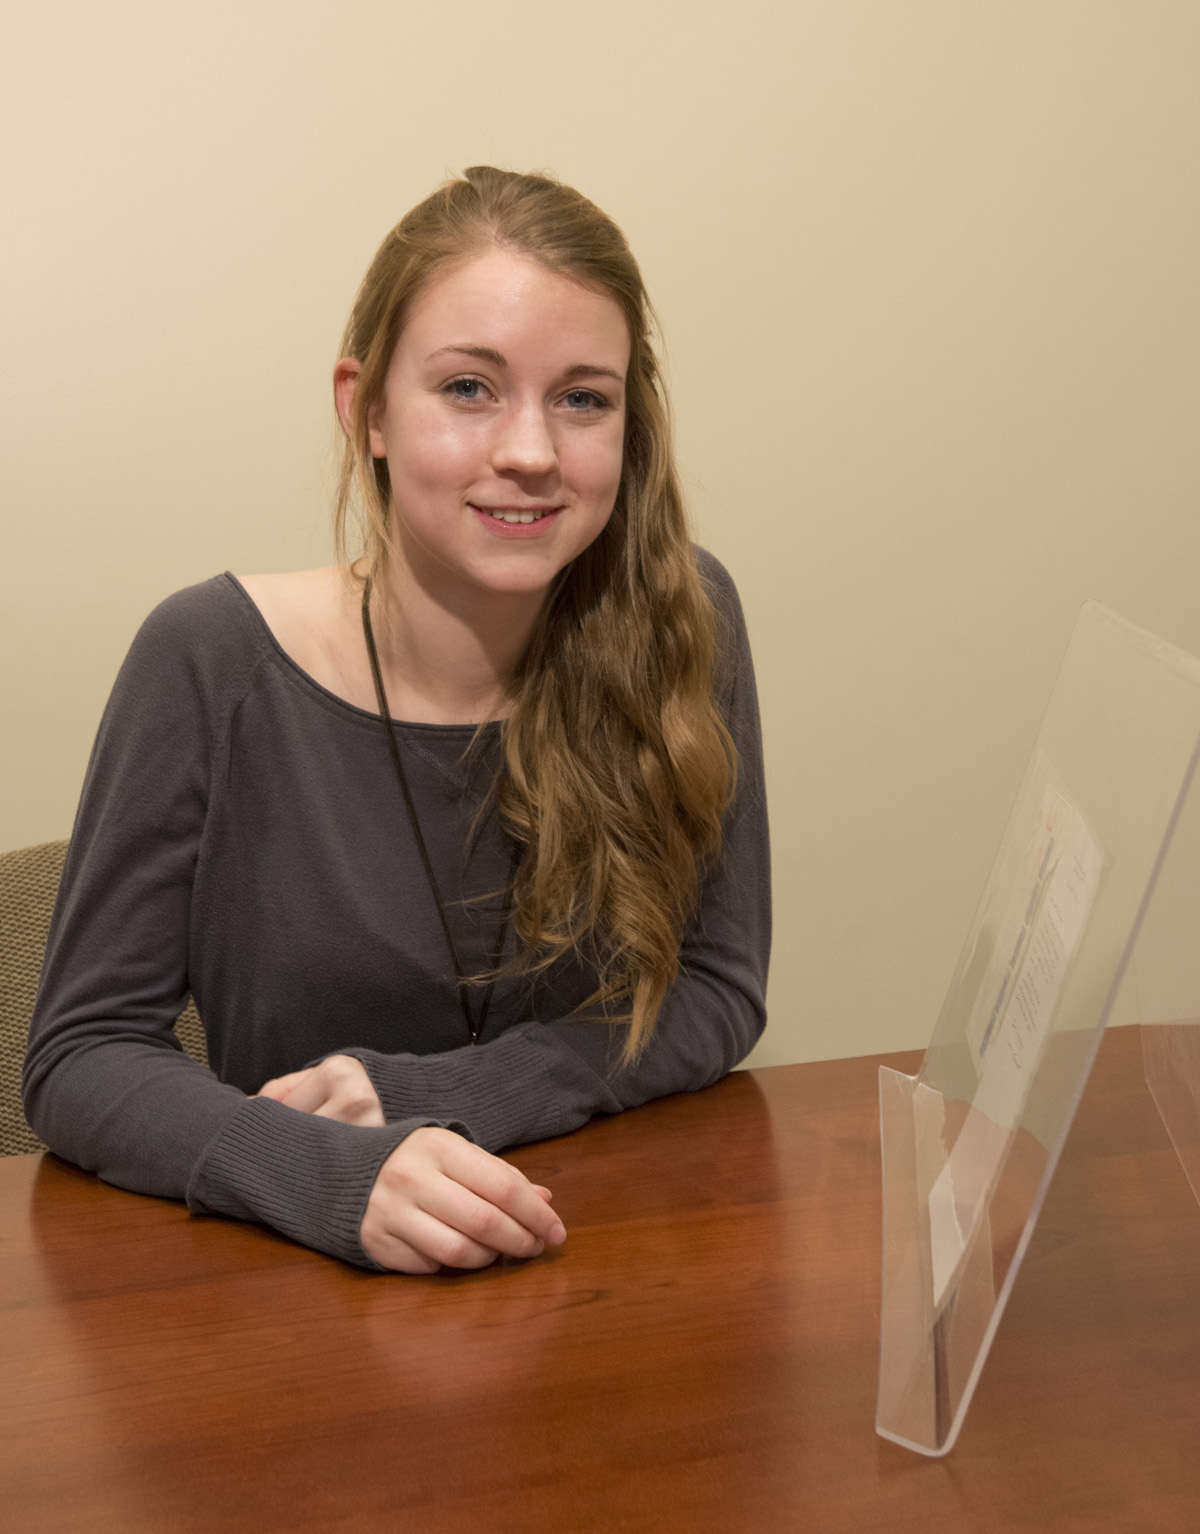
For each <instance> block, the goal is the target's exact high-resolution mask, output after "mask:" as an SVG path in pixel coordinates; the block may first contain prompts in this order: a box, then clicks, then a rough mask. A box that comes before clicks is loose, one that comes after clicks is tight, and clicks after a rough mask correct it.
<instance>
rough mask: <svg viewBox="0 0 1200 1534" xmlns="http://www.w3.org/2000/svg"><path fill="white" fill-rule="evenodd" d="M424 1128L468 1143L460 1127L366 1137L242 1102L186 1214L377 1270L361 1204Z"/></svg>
mask: <svg viewBox="0 0 1200 1534" xmlns="http://www.w3.org/2000/svg"><path fill="white" fill-rule="evenodd" d="M426 1125H432V1126H434V1127H437V1128H442V1129H453V1130H455V1131H457V1132H458V1133H459V1134H461V1135H463V1136H464V1138H466V1139H471V1138H472V1136H471V1134H470V1133H469V1132H468V1130H467V1128H466V1126H465V1125H464V1124H460V1123H454V1122H450V1121H447V1120H446V1119H439V1118H433V1117H429V1116H428V1115H417V1116H408V1117H405V1118H403V1119H398V1120H397V1122H395V1123H388V1124H386V1125H385V1126H384V1127H383V1128H382V1129H365V1128H361V1127H359V1126H358V1125H354V1124H342V1123H339V1122H338V1121H337V1120H336V1119H327V1118H317V1117H316V1116H315V1115H313V1114H311V1113H301V1112H299V1111H298V1110H297V1109H295V1108H288V1107H286V1106H285V1105H284V1104H283V1103H277V1102H274V1101H272V1100H271V1099H270V1098H266V1097H251V1098H247V1099H246V1102H245V1106H244V1107H243V1108H242V1109H241V1111H240V1112H238V1113H237V1114H235V1115H234V1116H233V1118H232V1119H230V1121H229V1122H228V1123H227V1124H226V1125H225V1126H224V1128H223V1129H221V1130H220V1131H219V1132H218V1133H217V1134H216V1135H214V1137H213V1138H212V1140H210V1141H209V1143H208V1145H207V1146H206V1147H205V1150H204V1153H203V1154H202V1155H201V1157H200V1158H199V1160H198V1161H197V1163H196V1167H195V1170H194V1171H193V1173H192V1176H191V1179H190V1181H189V1182H188V1187H187V1195H186V1196H187V1204H188V1208H189V1209H190V1210H191V1211H192V1212H193V1213H194V1214H220V1215H228V1216H230V1217H231V1218H233V1219H235V1220H253V1221H255V1222H257V1223H258V1224H260V1225H269V1226H270V1227H271V1229H272V1230H277V1231H279V1232H280V1234H281V1235H284V1236H290V1237H291V1239H292V1240H293V1241H299V1242H300V1243H301V1244H302V1245H303V1246H309V1247H312V1248H314V1249H315V1250H316V1251H318V1252H327V1253H328V1254H329V1255H330V1256H331V1257H340V1258H341V1259H342V1261H343V1262H350V1263H354V1264H355V1265H356V1266H357V1267H360V1268H370V1269H373V1270H375V1271H377V1272H382V1271H384V1270H383V1269H381V1268H380V1266H379V1264H378V1263H377V1262H375V1261H373V1260H372V1258H370V1257H368V1256H367V1254H366V1252H365V1251H364V1250H363V1247H362V1242H361V1241H360V1240H359V1227H360V1226H361V1224H362V1218H363V1214H364V1213H365V1211H366V1207H367V1199H368V1197H369V1196H370V1193H371V1189H372V1187H374V1185H375V1178H376V1177H377V1176H378V1174H379V1168H380V1167H381V1166H382V1165H383V1163H384V1162H385V1161H386V1160H387V1158H388V1156H390V1155H391V1153H392V1151H394V1150H395V1148H396V1146H397V1145H399V1144H400V1142H401V1141H402V1140H403V1139H405V1138H406V1137H407V1136H408V1135H410V1134H411V1133H412V1131H413V1130H414V1129H420V1128H423V1127H424V1126H426Z"/></svg>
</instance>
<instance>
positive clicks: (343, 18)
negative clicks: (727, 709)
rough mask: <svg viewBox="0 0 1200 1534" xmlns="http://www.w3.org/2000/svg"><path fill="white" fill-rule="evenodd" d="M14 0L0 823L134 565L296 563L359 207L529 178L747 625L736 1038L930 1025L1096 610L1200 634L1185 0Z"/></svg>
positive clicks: (43, 817)
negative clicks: (752, 796)
mask: <svg viewBox="0 0 1200 1534" xmlns="http://www.w3.org/2000/svg"><path fill="white" fill-rule="evenodd" d="M10 9H12V8H10ZM22 9H23V10H24V12H25V13H26V14H25V15H24V16H22V18H21V19H20V20H17V21H8V22H6V23H5V28H4V35H3V37H0V57H2V58H3V64H0V69H2V70H3V71H4V76H5V77H4V78H3V79H0V112H3V114H4V117H5V119H6V121H5V122H4V124H3V142H4V145H5V150H4V159H5V164H4V170H3V177H4V180H3V185H2V187H0V206H3V209H4V213H5V226H6V230H5V234H4V238H3V240H2V241H0V272H2V276H3V283H4V290H5V294H6V297H5V302H4V311H3V312H4V356H5V366H4V369H3V377H2V381H0V388H2V389H3V401H2V406H0V409H2V417H3V421H4V425H5V445H4V477H3V487H4V488H3V518H4V524H3V534H2V539H3V541H2V545H0V602H2V608H0V643H2V645H3V653H4V657H5V661H4V666H3V698H2V702H3V720H4V732H3V739H2V741H0V751H2V756H0V786H2V791H3V800H2V803H0V847H10V846H17V845H21V844H23V843H26V842H31V841H35V840H41V839H44V838H49V837H56V836H62V835H65V834H66V833H67V831H68V830H69V828H70V822H71V816H72V812H73V808H74V801H75V798H76V795H77V793H78V789H79V783H80V778H81V774H82V771H83V767H84V763H85V761H86V756H87V751H88V747H89V744H90V740H91V736H92V733H93V731H94V729H95V726H96V722H97V719H98V716H99V713H100V710H101V708H102V706H103V702H104V698H105V695H106V692H107V689H108V687H109V685H110V683H111V680H112V677H113V674H114V672H115V670H116V667H117V666H118V664H119V662H120V658H121V656H122V654H123V652H124V649H125V647H126V645H127V644H128V641H129V638H130V636H131V634H132V632H133V630H134V629H135V627H136V625H137V624H138V622H139V621H140V619H141V618H142V616H143V615H144V614H145V612H146V611H147V610H148V609H149V608H150V607H151V606H152V605H153V604H154V602H155V601H157V600H158V599H159V598H160V597H161V596H163V595H165V594H166V593H167V592H169V591H171V590H173V589H175V588H176V587H179V586H181V585H184V584H186V583H188V582H191V581H195V580H199V579H202V578H204V577H205V576H207V575H209V574H211V573H213V572H215V571H217V570H220V569H223V568H226V567H229V568H233V569H235V570H243V571H246V570H259V569H270V568H277V569H278V568H291V567H300V566H303V565H305V564H311V563H318V562H323V561H324V560H325V559H326V558H327V553H328V539H327V533H326V524H325V506H326V501H327V487H326V479H327V472H328V444H329V440H330V434H329V427H328V386H327V377H328V369H329V365H330V363H331V361H332V360H333V357H334V354H335V348H336V342H337V337H338V334H339V331H340V327H341V324H342V321H343V319H344V315H345V312H346V309H347V308H348V306H349V302H350V299H351V297H352V293H353V289H354V286H355V284H356V282H357V280H358V278H359V276H360V275H361V272H362V270H363V268H364V266H365V264H366V261H367V260H368V258H369V256H370V254H371V252H372V250H373V249H374V246H375V244H376V243H377V241H378V239H379V238H380V236H381V235H382V234H383V232H384V231H385V230H386V229H387V227H388V226H389V225H390V224H391V223H392V222H393V221H394V220H395V218H396V217H397V216H398V215H399V214H400V212H402V211H403V210H404V209H405V208H406V207H408V206H409V205H410V204H411V203H412V202H413V201H415V200H416V199H417V198H418V197H419V196H421V195H422V194H423V193H425V192H426V191H427V190H428V189H429V188H430V187H431V186H432V185H433V184H434V183H435V182H436V181H437V180H439V179H440V178H441V176H442V175H443V174H444V173H445V172H447V171H449V170H452V169H457V168H461V167H462V166H463V165H467V164H472V163H477V162H480V161H494V162H497V163H499V164H503V165H511V166H514V167H518V168H530V167H546V168H549V169H552V170H554V171H555V172H557V173H558V174H560V175H562V176H564V177H565V178H567V179H568V180H570V181H573V182H576V183H577V184H578V185H579V186H581V187H582V188H583V189H584V190H586V191H587V192H588V193H589V194H590V195H591V196H592V197H594V198H595V199H596V200H597V201H598V202H599V203H600V204H601V205H602V206H603V207H605V208H606V209H608V210H609V211H610V212H611V213H612V214H613V215H614V216H615V217H616V218H617V219H618V221H619V222H620V223H621V224H622V225H623V226H624V227H625V229H626V231H627V232H628V234H629V235H630V238H631V240H632V242H633V244H634V247H635V249H636V250H637V251H638V252H639V254H640V256H641V258H642V262H643V265H644V268H645V270H646V274H647V277H648V278H649V280H650V283H651V285H652V288H653V290H654V292H655V294H656V296H657V299H658V302H659V306H660V309H661V311H662V315H663V319H664V322H665V326H666V330H667V335H668V339H669V347H670V368H671V373H672V375H673V378H674V383H675V399H676V406H677V413H678V419H679V448H680V456H681V459H682V464H683V467H684V471H685V475H686V482H687V484H688V486H689V488H690V492H691V495H692V500H693V506H694V510H695V516H696V522H697V526H698V529H699V534H700V537H701V539H702V541H703V542H705V543H706V544H708V545H709V546H710V547H711V548H713V549H714V550H715V551H716V552H717V553H718V554H719V555H720V556H721V557H722V558H723V559H724V560H725V561H726V563H727V564H728V565H729V567H730V568H731V570H732V571H733V573H734V575H735V577H736V578H737V580H738V582H739V585H740V587H741V590H742V593H743V597H744V600H745V603H746V607H747V610H748V613H749V617H750V623H751V630H752V635H753V639H754V641H755V646H756V653H757V658H758V665H759V673H760V687H761V693H762V701H763V708H764V717H765V726H766V736H767V746H768V757H769V770H770V787H771V793H772V812H773V824H774V833H775V834H774V845H775V881H776V894H777V938H776V950H775V959H774V968H773V977H772V998H771V999H772V1018H773V1027H772V1030H771V1033H770V1034H769V1036H768V1040H767V1042H766V1043H765V1044H764V1045H763V1046H762V1047H761V1049H760V1051H759V1054H758V1056H757V1057H756V1058H757V1059H758V1060H759V1061H760V1062H762V1063H767V1062H771V1061H782V1060H789V1059H800V1058H812V1057H820V1056H825V1055H837V1054H848V1053H860V1052H865V1051H871V1050H875V1049H883V1048H892V1047H901V1046H909V1045H916V1044H923V1043H924V1042H925V1040H926V1039H927V1037H928V1034H929V1030H930V1028H931V1026H932V1022H933V1019H934V1016H935V1014H936V1011H937V1008H938V1005H939V1003H940V1000H941V996H942V993H943V991H944V989H945V986H946V983H947V980H948V978H949V974H950V971H951V968H952V966H953V962H954V958H955V956H956V954H957V950H958V947H959V944H960V942H961V940H962V937H963V935H964V932H965V929H966V927H967V924H968V921H969V918H970V915H971V910H972V907H973V904H974V901H975V899H976V897H977V895H978V892H979V890H980V887H981V885H982V881H983V878H984V875H985V873H986V870H987V866H988V863H989V861H990V858H991V854H992V851H993V850H994V847H995V844H996V841H997V838H998V836H999V833H1000V830H1001V828H1002V826H1003V823H1004V821H1005V818H1006V816H1007V812H1008V808H1009V805H1010V801H1011V798H1012V795H1013V793H1014V792H1015V789H1016V786H1017V782H1018V779H1019V776H1020V772H1021V769H1022V767H1023V764H1024V761H1025V758H1026V755H1027V753H1028V751H1029V748H1030V745H1031V742H1032V739H1033V736H1034V734H1035V731H1036V728H1037V724H1038V720H1039V716H1040V713H1041V710H1042V707H1043V706H1044V703H1045V701H1046V699H1047V696H1048V693H1049V689H1050V686H1051V683H1052V680H1053V677H1054V673H1055V669H1056V667H1057V664H1058V661H1059V658H1060V656H1061V653H1062V650H1063V648H1064V646H1065V644H1066V642H1067V638H1068V635H1069V632H1070V628H1071V624H1072V621H1073V619H1074V615H1075V613H1076V611H1077V609H1078V607H1079V605H1080V603H1081V602H1082V601H1083V600H1084V598H1086V597H1087V596H1089V595H1092V596H1096V597H1098V598H1100V599H1101V600H1102V601H1104V602H1106V603H1108V604H1109V605H1110V606H1113V607H1115V608H1117V609H1118V610H1119V611H1122V612H1124V613H1125V614H1127V615H1128V616H1129V617H1131V618H1133V619H1134V620H1136V621H1138V622H1140V623H1142V624H1144V625H1146V626H1148V627H1151V628H1154V629H1157V630H1159V631H1160V632H1162V633H1163V634H1165V635H1167V636H1168V637H1170V638H1172V639H1175V640H1176V641H1177V642H1179V643H1182V644H1183V645H1185V646H1187V647H1188V648H1191V649H1193V650H1197V651H1200V298H1198V290H1197V283H1198V274H1200V210H1198V190H1197V189H1198V187H1200V91H1198V90H1197V83H1196V82H1197V80H1200V9H1198V8H1197V7H1196V6H1195V4H1194V3H1193V0H1175V3H1166V0H1149V3H1147V0H1139V3H1137V4H1135V3H1133V0H1122V3H1103V0H977V3H971V4H963V3H962V0H940V3H934V0H876V3H868V0H822V3H813V0H773V3H759V0H749V3H746V4H733V3H732V0H724V3H721V4H711V3H704V0H686V3H682V0H680V3H676V0H608V3H606V4H605V5H603V6H591V7H571V6H565V7H564V6H562V5H554V4H549V3H537V0H504V3H496V0H490V3H477V0H460V3H459V4H457V5H454V6H446V7H434V6H431V5H421V6H416V5H411V4H403V3H398V0H387V3H379V0H369V3H355V0H343V3H338V4H334V3H332V0H330V3H322V0H292V3H289V4H286V5H285V4H281V3H280V0H272V3H270V4H267V3H263V0H237V3H231V0H216V3H210V4H208V5H206V6H204V7H192V6H189V7H184V6H178V5H171V4H167V5H163V4H162V3H161V0H155V3H150V0H144V3H139V0H108V3H107V4H105V5H102V6H98V5H95V4H91V3H86V4H85V3H83V0H72V3H65V0H43V3H41V4H39V5H38V6H36V7H34V6H26V7H23V8H22Z"/></svg>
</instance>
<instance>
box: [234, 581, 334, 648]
mask: <svg viewBox="0 0 1200 1534" xmlns="http://www.w3.org/2000/svg"><path fill="white" fill-rule="evenodd" d="M238 580H239V581H240V582H241V584H242V586H243V587H244V589H245V591H246V593H247V595H248V596H249V597H250V599H251V601H252V602H253V603H254V605H255V607H257V608H258V610H259V612H260V613H262V615H263V618H264V619H265V621H266V623H267V626H268V628H270V629H271V630H272V631H273V632H274V634H275V637H276V639H278V640H279V642H280V644H283V645H284V648H285V649H286V648H287V645H286V644H284V640H283V633H284V632H285V631H290V630H291V629H292V628H294V627H296V626H299V627H301V628H303V629H310V628H311V627H312V626H313V624H314V623H320V622H321V621H322V619H323V618H325V617H326V616H328V614H329V613H330V612H331V611H332V609H333V608H334V607H335V605H337V600H338V598H339V597H341V598H343V599H344V597H345V592H346V589H347V582H346V578H345V575H344V573H343V572H342V570H341V569H340V568H339V567H337V566H335V565H334V566H328V567H326V568H324V569H321V570H289V571H286V572H285V573H284V574H282V575H239V576H238Z"/></svg>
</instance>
